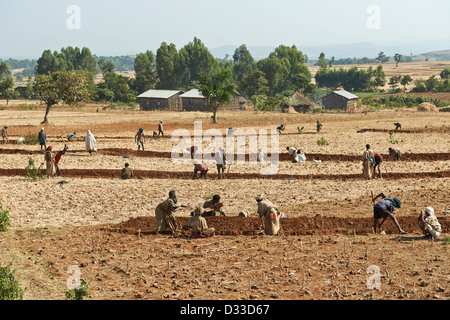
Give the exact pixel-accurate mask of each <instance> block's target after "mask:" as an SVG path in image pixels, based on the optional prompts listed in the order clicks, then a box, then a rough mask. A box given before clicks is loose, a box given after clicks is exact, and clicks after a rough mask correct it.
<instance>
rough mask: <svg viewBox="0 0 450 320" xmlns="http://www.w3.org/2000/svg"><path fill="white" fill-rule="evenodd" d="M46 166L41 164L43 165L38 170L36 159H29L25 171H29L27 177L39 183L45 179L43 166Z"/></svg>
mask: <svg viewBox="0 0 450 320" xmlns="http://www.w3.org/2000/svg"><path fill="white" fill-rule="evenodd" d="M43 165H44V164H43V163H41V165H40V166H39V167H38V168H37V167H36V165H35V163H34V159H33V158H31V157H28V166H26V167H25V170H26V171H27V177H28V179H30V180H34V181H37V180H39V179H44V175H43V174H42V166H43Z"/></svg>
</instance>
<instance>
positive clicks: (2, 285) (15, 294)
mask: <svg viewBox="0 0 450 320" xmlns="http://www.w3.org/2000/svg"><path fill="white" fill-rule="evenodd" d="M10 266H11V264H9V265H7V266H6V267H2V266H0V300H22V298H23V290H22V289H21V288H20V286H19V283H18V282H17V280H16V279H15V275H14V274H15V270H12V271H11V269H10Z"/></svg>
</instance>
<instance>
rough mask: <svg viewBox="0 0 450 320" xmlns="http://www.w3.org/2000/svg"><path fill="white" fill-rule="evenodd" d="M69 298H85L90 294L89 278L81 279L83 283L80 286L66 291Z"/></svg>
mask: <svg viewBox="0 0 450 320" xmlns="http://www.w3.org/2000/svg"><path fill="white" fill-rule="evenodd" d="M64 294H65V296H66V298H67V299H68V300H83V298H84V297H87V296H88V295H89V286H88V281H87V279H81V285H80V287H79V288H73V289H70V290H66V291H65V292H64Z"/></svg>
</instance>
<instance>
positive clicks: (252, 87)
mask: <svg viewBox="0 0 450 320" xmlns="http://www.w3.org/2000/svg"><path fill="white" fill-rule="evenodd" d="M238 90H239V92H240V93H241V94H242V95H244V96H245V97H247V98H251V97H253V96H255V95H267V93H268V92H269V85H268V81H267V79H266V77H265V74H264V72H262V71H260V70H256V71H254V72H252V73H251V74H249V75H246V76H244V78H242V80H241V81H239V86H238Z"/></svg>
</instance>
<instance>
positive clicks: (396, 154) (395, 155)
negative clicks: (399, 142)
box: [386, 148, 400, 161]
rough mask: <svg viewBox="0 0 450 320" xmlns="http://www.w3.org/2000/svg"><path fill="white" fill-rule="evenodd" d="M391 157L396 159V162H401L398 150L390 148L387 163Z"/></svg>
mask: <svg viewBox="0 0 450 320" xmlns="http://www.w3.org/2000/svg"><path fill="white" fill-rule="evenodd" d="M391 156H392V157H393V158H394V160H397V161H398V160H400V150H399V149H397V148H389V154H388V156H387V158H386V161H387V160H388V159H389V158H390V157H391Z"/></svg>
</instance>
